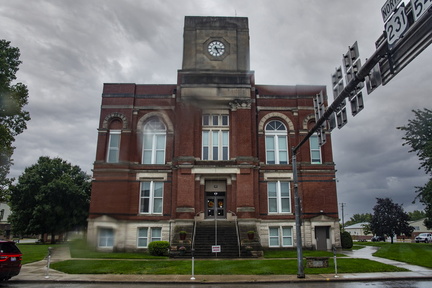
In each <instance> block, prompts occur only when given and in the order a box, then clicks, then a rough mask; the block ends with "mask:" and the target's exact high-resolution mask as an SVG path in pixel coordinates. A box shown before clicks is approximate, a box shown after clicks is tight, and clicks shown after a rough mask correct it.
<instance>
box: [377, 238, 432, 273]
mask: <svg viewBox="0 0 432 288" xmlns="http://www.w3.org/2000/svg"><path fill="white" fill-rule="evenodd" d="M378 246H380V247H381V248H380V249H379V250H378V251H377V252H375V253H374V256H377V257H382V258H387V259H392V260H397V261H402V262H406V263H409V264H413V265H419V266H424V267H428V268H432V261H431V259H432V245H431V244H425V243H393V244H389V243H385V244H383V243H380V245H378Z"/></svg>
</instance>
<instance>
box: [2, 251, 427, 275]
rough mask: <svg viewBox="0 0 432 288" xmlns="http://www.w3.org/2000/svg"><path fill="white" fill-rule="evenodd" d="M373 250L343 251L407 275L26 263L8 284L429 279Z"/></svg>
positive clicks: (61, 255)
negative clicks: (103, 269) (133, 271)
mask: <svg viewBox="0 0 432 288" xmlns="http://www.w3.org/2000/svg"><path fill="white" fill-rule="evenodd" d="M376 249H377V248H376V247H370V246H366V247H365V248H363V249H360V250H356V251H343V253H344V254H346V255H347V256H348V257H353V258H364V259H370V260H374V261H377V262H382V263H386V264H390V265H394V266H398V267H402V268H405V269H408V270H410V271H409V272H384V273H352V274H338V275H335V274H317V275H312V274H307V275H306V277H305V278H297V275H195V279H194V280H191V276H192V275H116V274H114V275H113V274H100V275H96V274H84V275H83V274H65V273H62V272H59V271H56V270H52V269H49V270H47V267H46V265H47V261H46V260H43V261H39V262H35V263H30V264H26V265H24V266H23V267H22V269H21V273H20V274H19V275H18V276H16V277H13V278H12V279H11V280H9V282H11V283H13V282H93V283H96V282H99V283H113V282H115V283H158V284H164V283H166V284H169V283H170V284H173V283H281V282H285V283H286V282H320V281H325V282H327V281H367V280H395V279H399V280H402V279H403V280H408V279H432V269H428V268H425V267H420V266H415V265H409V264H406V263H403V262H398V261H393V260H388V259H384V258H378V257H374V256H372V253H374V252H375V251H376ZM70 258H71V257H70V252H69V249H68V248H67V247H61V248H58V249H57V250H55V251H54V252H53V256H52V259H51V261H52V262H58V261H63V260H67V259H70Z"/></svg>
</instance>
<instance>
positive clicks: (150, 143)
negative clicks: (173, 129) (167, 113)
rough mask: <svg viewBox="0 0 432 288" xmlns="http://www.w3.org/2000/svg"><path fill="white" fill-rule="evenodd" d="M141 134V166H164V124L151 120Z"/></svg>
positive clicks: (154, 119)
mask: <svg viewBox="0 0 432 288" xmlns="http://www.w3.org/2000/svg"><path fill="white" fill-rule="evenodd" d="M143 132H144V133H143V156H142V158H143V159H142V162H143V164H165V146H166V127H165V124H164V123H162V122H161V121H160V120H159V119H158V118H152V119H150V120H149V121H148V122H147V123H146V124H145V125H144V131H143Z"/></svg>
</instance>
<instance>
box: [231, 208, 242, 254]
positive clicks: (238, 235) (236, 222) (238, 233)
mask: <svg viewBox="0 0 432 288" xmlns="http://www.w3.org/2000/svg"><path fill="white" fill-rule="evenodd" d="M228 212H229V213H231V214H232V215H233V216H235V220H234V223H235V226H236V234H237V246H238V253H239V254H238V255H239V257H241V249H240V232H239V226H238V221H237V215H236V214H235V213H234V212H232V211H231V210H229V211H228Z"/></svg>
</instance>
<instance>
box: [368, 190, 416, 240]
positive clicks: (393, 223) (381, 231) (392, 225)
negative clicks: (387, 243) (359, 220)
mask: <svg viewBox="0 0 432 288" xmlns="http://www.w3.org/2000/svg"><path fill="white" fill-rule="evenodd" d="M373 211H374V213H373V215H372V219H371V222H370V229H371V231H372V233H373V234H375V235H378V236H388V237H390V239H391V243H393V238H394V236H401V235H405V236H408V237H409V236H411V234H412V232H413V231H414V227H412V226H410V225H409V224H408V221H409V216H408V214H407V213H405V211H404V210H403V208H402V205H399V204H397V203H393V201H392V200H391V199H390V198H377V204H376V205H375V207H374V208H373Z"/></svg>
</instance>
